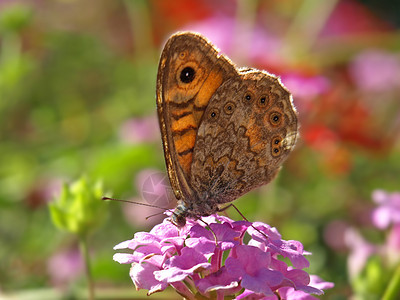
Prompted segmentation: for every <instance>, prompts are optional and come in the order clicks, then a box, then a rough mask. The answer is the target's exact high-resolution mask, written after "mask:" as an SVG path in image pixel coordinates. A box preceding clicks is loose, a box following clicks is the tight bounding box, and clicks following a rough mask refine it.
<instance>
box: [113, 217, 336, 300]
mask: <svg viewBox="0 0 400 300" xmlns="http://www.w3.org/2000/svg"><path fill="white" fill-rule="evenodd" d="M202 220H203V221H204V222H205V223H207V224H209V225H208V226H206V225H205V224H204V223H203V222H201V221H199V220H197V221H194V220H187V224H186V225H185V227H183V228H181V229H178V228H177V227H176V226H175V225H173V224H172V223H171V222H170V221H169V220H168V218H167V219H165V220H164V221H163V223H161V224H158V225H156V226H155V227H154V228H153V229H152V230H151V231H150V232H148V233H147V232H138V233H136V234H135V235H134V238H133V239H132V240H128V241H125V242H122V243H120V244H118V245H117V246H115V247H114V249H118V250H119V249H126V248H128V249H131V250H133V253H117V254H115V255H114V260H115V261H117V262H119V263H121V264H132V268H131V270H130V276H131V278H132V280H133V283H134V284H135V286H136V288H137V289H147V290H148V291H149V292H148V294H149V295H150V294H152V293H155V292H159V291H163V290H164V289H165V288H166V287H167V286H169V285H170V286H172V287H173V288H174V289H175V290H176V291H177V292H178V293H179V294H180V295H181V296H183V297H185V298H186V299H195V297H196V294H201V295H202V296H203V297H206V298H212V299H224V297H226V296H235V297H236V298H235V299H268V300H277V299H316V298H315V297H313V296H311V295H310V294H317V295H321V294H323V291H322V289H326V288H331V287H333V283H330V282H324V281H322V280H321V279H319V278H318V277H317V276H313V275H311V276H310V275H309V274H308V273H307V272H306V271H304V270H302V269H303V268H307V267H308V266H309V262H308V260H307V259H306V258H305V257H304V255H306V254H309V253H307V252H306V251H304V250H303V245H302V244H301V243H300V242H298V241H285V240H282V239H281V235H280V234H279V232H278V231H277V230H276V229H275V228H273V227H270V226H269V225H267V224H264V223H260V222H254V223H250V222H247V221H232V220H231V219H229V218H227V217H223V216H218V215H213V216H210V217H205V218H203V219H202ZM210 229H211V230H210ZM249 238H250V240H249V241H248V243H247V244H245V243H244V240H248V239H249ZM281 257H284V258H286V259H287V260H288V261H290V263H291V265H292V266H288V265H287V263H286V262H284V261H283V260H281V259H280V258H281Z"/></svg>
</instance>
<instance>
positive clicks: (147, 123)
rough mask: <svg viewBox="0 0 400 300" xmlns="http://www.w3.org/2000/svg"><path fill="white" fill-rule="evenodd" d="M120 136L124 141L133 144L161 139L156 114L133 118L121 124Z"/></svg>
mask: <svg viewBox="0 0 400 300" xmlns="http://www.w3.org/2000/svg"><path fill="white" fill-rule="evenodd" d="M119 136H120V138H121V140H122V141H124V142H127V143H132V144H138V143H146V142H147V143H148V142H154V141H158V140H159V139H160V128H159V125H158V121H157V117H156V116H155V115H154V116H153V115H152V116H147V117H143V118H133V119H129V120H127V121H126V122H125V123H123V124H122V125H121V128H120V131H119Z"/></svg>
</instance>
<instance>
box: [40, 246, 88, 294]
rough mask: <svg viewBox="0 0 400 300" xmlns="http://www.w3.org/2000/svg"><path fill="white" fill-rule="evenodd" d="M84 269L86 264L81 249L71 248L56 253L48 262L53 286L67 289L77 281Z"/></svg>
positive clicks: (48, 270)
mask: <svg viewBox="0 0 400 300" xmlns="http://www.w3.org/2000/svg"><path fill="white" fill-rule="evenodd" d="M83 269H84V263H83V260H82V257H81V255H80V252H79V249H77V248H71V249H66V250H62V251H60V252H57V253H55V254H54V255H53V256H51V257H50V259H49V260H48V262H47V272H48V273H49V275H50V280H51V282H52V284H53V285H55V286H56V287H59V288H67V286H68V284H69V283H71V282H72V281H75V280H76V278H77V277H79V276H80V275H81V274H82V272H83Z"/></svg>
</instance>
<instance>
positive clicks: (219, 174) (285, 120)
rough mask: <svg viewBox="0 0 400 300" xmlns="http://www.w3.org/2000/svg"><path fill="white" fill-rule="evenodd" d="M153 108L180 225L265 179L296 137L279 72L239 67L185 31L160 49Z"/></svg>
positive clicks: (292, 113) (215, 209)
mask: <svg viewBox="0 0 400 300" xmlns="http://www.w3.org/2000/svg"><path fill="white" fill-rule="evenodd" d="M157 110H158V115H159V121H160V128H161V133H162V139H163V146H164V154H165V159H166V164H167V171H168V176H169V179H170V182H171V186H172V188H173V190H174V194H175V197H176V198H177V200H178V205H177V208H176V210H175V212H174V214H173V221H174V222H175V223H176V224H177V225H178V226H183V225H184V223H185V219H186V218H198V217H200V216H207V215H211V214H213V213H216V212H218V211H219V210H220V205H221V204H224V203H228V202H231V201H234V200H235V199H237V198H238V197H240V196H241V195H243V194H245V193H247V192H248V191H250V190H252V189H254V188H256V187H259V186H261V185H264V184H266V183H268V182H270V181H271V180H272V179H273V178H274V177H275V176H276V174H277V173H278V171H279V169H280V166H281V165H282V163H283V161H284V160H285V159H286V158H287V156H288V154H289V153H290V151H291V150H292V148H293V146H294V144H295V141H296V137H297V131H298V124H297V113H296V110H295V108H294V106H293V104H292V98H291V95H290V93H289V91H288V90H287V89H286V88H285V87H284V86H283V85H282V84H281V82H280V80H279V79H278V78H277V77H275V76H274V75H271V74H269V73H267V72H265V71H259V70H257V69H249V68H247V69H237V68H236V67H235V65H234V64H233V63H232V62H231V61H230V60H229V59H228V58H227V57H225V56H224V55H221V54H219V53H218V50H217V49H216V48H215V47H214V46H213V45H212V44H211V43H210V42H209V41H208V40H206V39H205V38H204V37H202V36H201V35H199V34H195V33H190V32H184V33H178V34H175V35H173V36H172V37H171V38H170V39H169V40H168V41H167V43H166V45H165V47H164V50H163V53H162V55H161V59H160V65H159V71H158V77H157Z"/></svg>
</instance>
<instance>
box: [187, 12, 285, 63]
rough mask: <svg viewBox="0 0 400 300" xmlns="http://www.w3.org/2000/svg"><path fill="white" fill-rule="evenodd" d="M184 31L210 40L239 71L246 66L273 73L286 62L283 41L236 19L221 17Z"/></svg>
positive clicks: (209, 19)
mask: <svg viewBox="0 0 400 300" xmlns="http://www.w3.org/2000/svg"><path fill="white" fill-rule="evenodd" d="M238 28H239V29H238ZM183 29H184V30H191V31H195V32H199V33H201V34H203V35H204V36H206V37H207V38H208V39H209V40H210V41H211V42H212V43H213V44H214V45H216V46H217V47H218V48H219V49H221V51H222V53H224V54H227V55H228V56H230V58H232V59H233V60H234V61H235V62H236V63H238V65H239V67H244V66H243V65H240V64H241V62H244V63H248V64H251V65H253V66H255V67H258V68H263V67H266V68H268V70H269V71H272V70H271V69H274V68H276V66H281V65H283V64H284V62H285V59H284V57H282V55H283V52H282V51H281V49H282V39H281V38H280V37H279V36H276V35H274V34H273V33H272V32H269V31H268V30H266V29H265V28H263V27H262V26H260V25H259V24H257V23H256V24H255V25H250V24H238V21H237V19H236V18H234V17H230V16H223V15H219V14H218V15H214V16H212V17H209V18H207V19H204V20H201V21H198V22H195V23H191V24H187V25H185V26H184V27H183ZM239 43H240V44H239Z"/></svg>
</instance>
